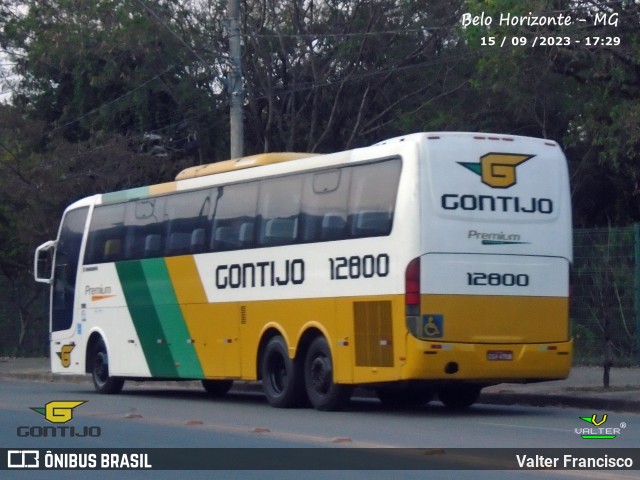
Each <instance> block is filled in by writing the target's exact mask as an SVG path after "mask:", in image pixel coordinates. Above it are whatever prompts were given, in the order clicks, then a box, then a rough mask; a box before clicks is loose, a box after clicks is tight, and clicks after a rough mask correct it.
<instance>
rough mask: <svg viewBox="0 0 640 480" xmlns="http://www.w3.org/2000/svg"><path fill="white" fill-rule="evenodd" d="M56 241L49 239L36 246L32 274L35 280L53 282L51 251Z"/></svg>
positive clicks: (53, 249)
mask: <svg viewBox="0 0 640 480" xmlns="http://www.w3.org/2000/svg"><path fill="white" fill-rule="evenodd" d="M55 246H56V242H55V241H54V240H49V241H48V242H45V243H43V244H42V245H40V246H39V247H38V248H36V254H35V258H34V264H33V276H34V279H35V281H36V282H39V283H46V284H49V285H51V283H52V282H53V252H54V251H55Z"/></svg>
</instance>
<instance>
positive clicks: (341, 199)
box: [301, 168, 352, 242]
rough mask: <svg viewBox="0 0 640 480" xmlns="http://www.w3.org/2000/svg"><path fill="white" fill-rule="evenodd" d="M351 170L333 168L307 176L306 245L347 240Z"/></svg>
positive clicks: (305, 183) (303, 204)
mask: <svg viewBox="0 0 640 480" xmlns="http://www.w3.org/2000/svg"><path fill="white" fill-rule="evenodd" d="M351 170H352V168H333V169H331V170H326V171H320V172H313V173H309V174H307V175H306V178H305V181H304V188H303V199H302V215H301V221H302V225H301V229H302V241H303V242H327V241H331V240H342V239H344V238H345V237H346V233H347V229H346V218H347V202H348V199H349V183H350V179H351Z"/></svg>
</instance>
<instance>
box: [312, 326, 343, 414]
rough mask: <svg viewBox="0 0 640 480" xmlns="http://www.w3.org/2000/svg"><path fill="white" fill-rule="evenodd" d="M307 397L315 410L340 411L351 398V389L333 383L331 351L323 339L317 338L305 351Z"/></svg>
mask: <svg viewBox="0 0 640 480" xmlns="http://www.w3.org/2000/svg"><path fill="white" fill-rule="evenodd" d="M304 381H305V388H306V390H307V397H308V398H309V402H311V405H312V406H313V407H314V408H315V409H317V410H323V411H332V410H340V409H341V408H342V407H343V406H344V404H345V403H346V402H347V401H348V400H349V398H350V397H351V388H350V387H348V386H346V385H339V384H337V383H334V382H333V362H332V360H331V350H330V349H329V344H327V340H326V339H325V338H324V337H317V338H316V339H315V340H314V341H313V342H311V345H310V346H309V350H307V355H306V358H305V362H304Z"/></svg>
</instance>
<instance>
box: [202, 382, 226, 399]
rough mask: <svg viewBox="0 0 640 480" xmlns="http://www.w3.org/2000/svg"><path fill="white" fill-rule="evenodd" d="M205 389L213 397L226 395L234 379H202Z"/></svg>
mask: <svg viewBox="0 0 640 480" xmlns="http://www.w3.org/2000/svg"><path fill="white" fill-rule="evenodd" d="M202 386H203V387H204V390H205V391H206V392H207V393H208V394H209V395H211V396H212V397H224V396H225V395H226V394H227V393H228V392H229V390H231V387H232V386H233V380H206V379H205V380H202Z"/></svg>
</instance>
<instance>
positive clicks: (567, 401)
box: [0, 357, 640, 413]
mask: <svg viewBox="0 0 640 480" xmlns="http://www.w3.org/2000/svg"><path fill="white" fill-rule="evenodd" d="M1 380H28V381H37V382H65V383H70V382H71V383H87V388H93V387H92V386H90V385H89V384H90V378H89V377H88V376H80V375H78V376H76V375H73V376H65V375H52V374H51V372H50V370H49V359H47V358H6V357H0V381H1ZM238 383H239V385H237V386H235V387H234V388H236V389H238V390H239V389H242V388H254V386H253V385H250V384H246V383H241V382H238ZM125 388H126V386H125ZM478 403H484V404H494V405H516V404H517V405H535V406H547V405H555V406H559V405H562V406H567V407H574V408H583V409H585V410H593V411H594V412H593V413H596V411H597V412H605V413H606V412H609V411H618V412H636V413H640V368H613V369H611V375H610V388H608V389H605V388H604V387H603V386H602V367H575V368H574V369H573V370H572V371H571V374H570V375H569V378H567V379H566V380H557V381H553V382H539V383H528V384H513V383H502V384H499V385H494V386H491V387H487V388H485V389H483V390H482V394H481V395H480V399H479V400H478ZM587 413H590V412H587Z"/></svg>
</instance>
